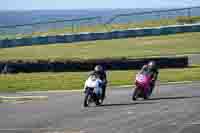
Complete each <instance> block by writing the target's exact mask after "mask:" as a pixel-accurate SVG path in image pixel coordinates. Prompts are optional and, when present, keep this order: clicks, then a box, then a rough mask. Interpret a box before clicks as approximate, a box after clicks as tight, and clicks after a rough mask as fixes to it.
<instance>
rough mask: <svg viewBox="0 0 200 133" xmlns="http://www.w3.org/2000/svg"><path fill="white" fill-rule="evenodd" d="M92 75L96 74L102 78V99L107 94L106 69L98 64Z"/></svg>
mask: <svg viewBox="0 0 200 133" xmlns="http://www.w3.org/2000/svg"><path fill="white" fill-rule="evenodd" d="M90 75H96V76H98V77H99V79H100V80H102V99H104V98H105V96H106V87H107V75H106V71H105V70H104V68H103V67H102V66H101V65H96V66H95V67H94V71H93V72H92V73H91V74H90Z"/></svg>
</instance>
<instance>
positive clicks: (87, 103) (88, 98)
mask: <svg viewBox="0 0 200 133" xmlns="http://www.w3.org/2000/svg"><path fill="white" fill-rule="evenodd" d="M90 99H91V96H90V94H89V93H88V92H87V93H86V94H85V97H84V104H83V106H84V107H88V105H89V100H90Z"/></svg>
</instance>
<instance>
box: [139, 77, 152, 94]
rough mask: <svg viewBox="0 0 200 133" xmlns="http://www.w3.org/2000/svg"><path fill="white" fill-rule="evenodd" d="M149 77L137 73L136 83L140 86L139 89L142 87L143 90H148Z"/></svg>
mask: <svg viewBox="0 0 200 133" xmlns="http://www.w3.org/2000/svg"><path fill="white" fill-rule="evenodd" d="M150 82H151V78H150V77H149V76H148V75H147V74H146V75H145V74H137V75H136V85H137V86H139V87H140V89H144V91H145V92H147V91H148V89H149V87H150Z"/></svg>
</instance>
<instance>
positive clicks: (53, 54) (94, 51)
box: [0, 32, 200, 61]
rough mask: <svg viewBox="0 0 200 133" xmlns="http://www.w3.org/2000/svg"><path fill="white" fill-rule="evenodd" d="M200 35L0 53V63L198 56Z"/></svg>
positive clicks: (177, 35)
mask: <svg viewBox="0 0 200 133" xmlns="http://www.w3.org/2000/svg"><path fill="white" fill-rule="evenodd" d="M199 40H200V32H197V33H184V34H176V35H168V36H154V37H141V38H128V39H115V40H104V41H91V42H80V43H71V44H57V45H37V46H28V47H15V48H5V49H0V60H32V61H34V60H39V59H42V60H63V59H70V60H73V59H81V60H83V59H101V58H122V57H125V58H138V57H149V56H166V55H175V54H178V55H182V54H192V53H199V52H200V44H199Z"/></svg>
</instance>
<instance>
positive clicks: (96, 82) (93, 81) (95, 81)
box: [84, 75, 102, 96]
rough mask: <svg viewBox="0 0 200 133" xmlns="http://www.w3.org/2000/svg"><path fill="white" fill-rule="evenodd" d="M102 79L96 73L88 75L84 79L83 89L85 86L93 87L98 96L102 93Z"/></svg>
mask: <svg viewBox="0 0 200 133" xmlns="http://www.w3.org/2000/svg"><path fill="white" fill-rule="evenodd" d="M101 84H102V80H100V78H98V77H97V76H96V75H90V76H89V78H88V79H87V80H86V81H85V85H84V91H86V89H87V87H89V88H94V91H95V93H96V94H98V95H99V96H101V95H102V87H101Z"/></svg>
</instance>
